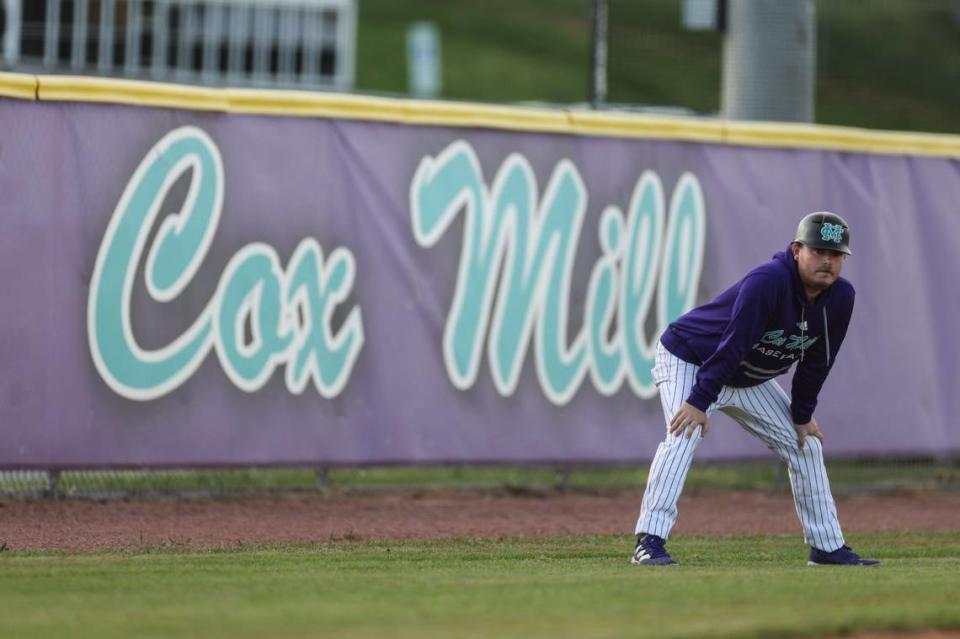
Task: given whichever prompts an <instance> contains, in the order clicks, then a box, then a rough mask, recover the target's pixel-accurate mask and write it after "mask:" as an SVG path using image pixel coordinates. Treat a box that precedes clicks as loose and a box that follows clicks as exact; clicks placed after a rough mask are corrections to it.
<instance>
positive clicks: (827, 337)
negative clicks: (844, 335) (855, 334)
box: [823, 306, 830, 366]
mask: <svg viewBox="0 0 960 639" xmlns="http://www.w3.org/2000/svg"><path fill="white" fill-rule="evenodd" d="M823 339H824V340H825V341H826V343H827V344H826V346H827V366H829V365H830V329H829V328H828V327H827V307H826V306H824V307H823Z"/></svg>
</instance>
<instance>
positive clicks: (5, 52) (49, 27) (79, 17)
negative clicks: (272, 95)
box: [0, 0, 356, 90]
mask: <svg viewBox="0 0 960 639" xmlns="http://www.w3.org/2000/svg"><path fill="white" fill-rule="evenodd" d="M0 9H2V10H3V20H2V21H0V23H2V25H3V26H2V32H0V40H2V47H0V54H2V57H0V66H2V67H3V68H5V69H8V70H15V71H24V72H47V73H76V74H85V75H111V76H125V77H135V78H150V79H155V80H172V81H177V82H191V83H200V84H208V85H233V86H236V85H240V86H263V87H316V88H333V89H338V90H349V89H351V88H352V87H353V79H354V51H355V48H356V0H0Z"/></svg>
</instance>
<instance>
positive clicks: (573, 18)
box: [356, 0, 960, 133]
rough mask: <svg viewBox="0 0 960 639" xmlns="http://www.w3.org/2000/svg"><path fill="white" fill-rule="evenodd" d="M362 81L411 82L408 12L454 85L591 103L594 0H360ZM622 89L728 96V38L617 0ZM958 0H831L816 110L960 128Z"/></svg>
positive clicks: (645, 98) (655, 99)
mask: <svg viewBox="0 0 960 639" xmlns="http://www.w3.org/2000/svg"><path fill="white" fill-rule="evenodd" d="M358 1H359V21H358V38H359V42H358V52H357V84H356V86H357V89H358V90H360V91H364V92H372V93H386V94H402V93H404V92H405V91H406V86H407V71H406V58H405V38H406V29H407V26H408V25H409V24H410V23H411V22H413V21H416V20H430V21H432V22H434V23H435V24H436V25H437V26H438V27H439V29H440V32H441V38H442V51H443V87H444V89H443V94H442V97H444V98H447V99H454V100H470V101H482V102H501V103H517V102H549V103H560V104H571V103H584V102H586V101H587V98H588V92H587V87H588V85H589V73H588V67H589V57H590V53H589V40H588V29H589V15H588V14H589V6H590V0H483V1H479V0H407V1H404V0H358ZM609 2H610V45H609V46H610V50H609V67H610V68H609V76H608V82H609V96H608V99H609V101H610V102H611V103H616V104H627V105H644V106H653V107H680V108H683V109H690V110H692V111H695V112H697V113H704V114H713V113H716V112H717V111H718V109H719V106H720V80H721V56H722V43H723V38H722V36H721V35H720V34H717V33H692V32H687V31H684V30H683V29H682V28H681V24H680V5H681V2H680V0H609ZM953 4H954V3H953V0H820V1H819V2H818V3H817V11H818V31H819V34H818V67H819V70H818V86H817V121H818V122H820V123H824V124H841V125H850V126H865V127H871V128H881V129H898V130H914V131H936V132H949V133H960V24H957V22H956V21H955V19H954V15H953V11H954V9H953Z"/></svg>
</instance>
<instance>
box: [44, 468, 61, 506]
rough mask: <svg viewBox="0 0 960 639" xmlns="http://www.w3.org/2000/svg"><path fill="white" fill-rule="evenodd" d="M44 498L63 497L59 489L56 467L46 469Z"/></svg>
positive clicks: (58, 473)
mask: <svg viewBox="0 0 960 639" xmlns="http://www.w3.org/2000/svg"><path fill="white" fill-rule="evenodd" d="M43 496H44V497H45V498H46V499H54V500H57V499H63V493H62V492H61V491H60V471H59V470H58V469H56V468H54V469H51V470H48V471H47V489H46V490H45V491H44V492H43Z"/></svg>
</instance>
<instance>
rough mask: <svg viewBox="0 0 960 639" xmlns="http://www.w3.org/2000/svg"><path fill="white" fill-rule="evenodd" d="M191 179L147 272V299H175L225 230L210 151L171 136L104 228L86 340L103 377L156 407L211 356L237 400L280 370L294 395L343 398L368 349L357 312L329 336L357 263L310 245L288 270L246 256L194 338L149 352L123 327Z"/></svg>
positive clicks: (230, 270) (228, 275)
mask: <svg viewBox="0 0 960 639" xmlns="http://www.w3.org/2000/svg"><path fill="white" fill-rule="evenodd" d="M187 171H192V173H191V178H190V185H189V188H188V192H187V197H186V199H185V201H184V204H183V208H182V210H181V211H179V212H177V213H172V214H170V215H168V216H166V217H165V218H164V219H163V220H162V222H161V223H160V226H159V228H158V229H157V232H156V235H155V237H154V239H153V243H152V245H151V246H150V247H149V253H148V254H147V258H146V263H145V265H144V277H145V280H146V281H145V285H146V289H147V292H148V293H149V295H150V297H151V298H153V299H154V300H156V301H157V302H169V301H171V300H173V299H175V298H176V297H177V296H178V295H179V294H180V293H181V292H182V291H183V290H184V288H185V287H186V286H187V284H188V283H189V282H190V280H191V279H192V278H193V277H194V275H195V274H196V272H197V270H198V269H199V268H200V265H201V264H202V262H203V259H204V257H205V256H206V254H207V251H208V249H209V248H210V244H211V242H212V241H213V236H214V234H215V232H216V230H217V225H218V223H219V221H220V214H221V209H222V205H223V181H224V176H223V164H222V161H221V158H220V153H219V151H218V150H217V147H216V145H214V143H213V141H212V140H211V139H210V138H209V137H208V136H207V135H206V134H205V133H204V132H203V131H201V130H200V129H197V128H194V127H182V128H179V129H176V130H174V131H172V132H170V133H169V134H167V135H166V136H165V137H164V138H163V139H162V140H160V141H159V142H158V143H157V144H156V145H155V146H154V147H153V148H152V149H151V150H150V151H149V152H148V153H147V155H146V157H145V158H144V159H143V161H142V162H141V163H140V166H139V167H137V170H136V172H135V173H134V174H133V177H132V178H131V179H130V182H129V183H128V184H127V187H126V189H125V190H124V192H123V195H122V196H121V198H120V202H119V203H118V204H117V208H116V209H115V210H114V212H113V216H112V217H111V219H110V223H109V225H108V227H107V230H106V233H105V234H104V237H103V241H102V243H101V245H100V250H99V252H98V253H97V261H96V265H95V267H94V271H93V277H92V280H91V283H90V295H89V299H88V304H87V337H88V341H89V345H90V353H91V355H92V357H93V361H94V364H95V366H96V368H97V371H98V372H99V373H100V376H101V377H102V378H103V380H104V381H105V382H106V383H107V385H108V386H109V387H110V388H112V389H113V390H114V391H115V392H117V393H118V394H120V395H122V396H124V397H127V398H130V399H135V400H150V399H155V398H157V397H160V396H162V395H165V394H167V393H169V392H171V391H172V390H174V389H175V388H177V387H179V386H180V385H181V384H183V383H184V382H185V381H186V380H187V379H189V378H190V376H191V375H192V374H193V373H194V372H195V371H196V370H197V368H198V367H199V366H200V364H201V363H202V362H203V360H204V358H205V357H206V356H207V354H208V353H209V352H210V350H211V349H213V350H214V351H215V352H216V355H217V358H218V359H219V361H220V364H221V366H222V367H223V370H224V371H225V372H226V374H227V377H228V378H229V379H230V381H231V382H233V383H234V384H235V385H236V386H237V387H239V388H241V389H242V390H244V391H247V392H251V393H252V392H255V391H257V390H259V389H260V388H262V387H263V385H264V384H266V382H267V380H268V379H269V378H270V376H271V374H272V373H273V371H274V370H275V369H276V368H277V367H278V366H281V365H284V366H285V367H286V371H285V372H286V375H285V382H286V386H287V388H288V389H289V391H290V392H292V393H297V394H299V393H302V392H303V391H304V389H305V388H306V387H307V385H308V384H309V383H310V382H312V383H313V386H314V388H315V389H316V390H317V392H318V393H320V394H321V395H322V396H324V397H333V396H335V395H337V394H338V393H340V391H341V390H342V389H343V388H344V386H345V385H346V383H347V380H348V379H349V377H350V372H351V370H352V369H353V365H354V362H355V361H356V358H357V355H358V353H359V352H360V348H361V347H362V345H363V339H364V338H363V323H362V320H361V314H360V309H359V308H353V309H351V310H350V311H349V313H348V314H347V316H346V319H345V320H344V321H343V323H342V325H341V326H340V328H339V330H338V331H337V332H336V333H334V332H333V331H332V328H331V317H332V315H333V313H334V310H335V309H336V307H337V306H338V305H339V304H340V303H341V302H342V301H343V300H344V299H346V297H347V296H348V295H349V294H350V291H351V289H352V287H353V281H354V274H355V264H354V258H353V255H352V254H351V253H350V251H348V250H346V249H344V248H337V249H335V250H333V251H332V252H331V253H330V255H329V256H326V257H325V256H324V254H323V250H322V249H321V248H320V245H319V243H318V242H317V241H316V240H314V239H312V238H305V239H304V240H302V241H301V242H300V244H299V246H298V247H297V248H296V250H295V251H294V253H293V256H292V257H291V259H290V263H289V265H288V266H287V268H286V269H284V268H283V267H282V265H281V263H280V258H279V256H278V255H277V252H276V251H275V250H274V249H273V248H272V247H271V246H269V245H267V244H263V243H259V242H255V243H252V244H249V245H247V246H245V247H243V248H242V249H241V250H240V251H239V252H237V254H236V255H234V256H233V257H232V258H231V259H230V261H229V263H228V264H227V267H226V269H225V270H224V272H223V274H222V275H221V277H220V280H219V285H218V287H217V290H216V292H215V293H214V295H213V297H212V298H211V299H210V300H209V302H208V303H207V305H206V307H205V308H204V310H203V311H202V312H201V313H200V314H199V316H198V317H197V318H196V319H195V320H194V321H193V323H192V324H191V325H190V327H189V328H187V329H186V330H185V331H184V332H183V333H182V334H181V335H180V336H179V337H177V338H176V339H175V340H174V341H173V342H171V343H170V344H167V345H166V346H164V347H162V348H159V349H156V350H146V349H144V348H142V347H141V346H140V345H139V344H138V342H137V339H136V337H135V334H134V330H133V326H132V322H131V319H130V299H131V295H132V292H133V286H134V276H135V274H136V272H137V268H138V265H139V264H140V261H141V258H142V256H143V253H144V250H145V249H146V248H147V246H146V243H147V239H148V236H149V234H150V231H151V229H152V228H153V226H154V224H155V222H156V220H157V218H158V215H159V212H160V207H161V205H162V204H163V203H164V200H165V199H166V196H167V194H168V193H169V190H170V188H171V187H172V186H173V184H174V182H175V181H176V180H177V179H178V178H179V177H180V176H182V175H183V174H184V173H186V172H187ZM248 325H249V326H250V333H251V335H252V339H250V340H249V341H248V340H247V338H246V336H245V334H246V331H245V327H246V326H248Z"/></svg>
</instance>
